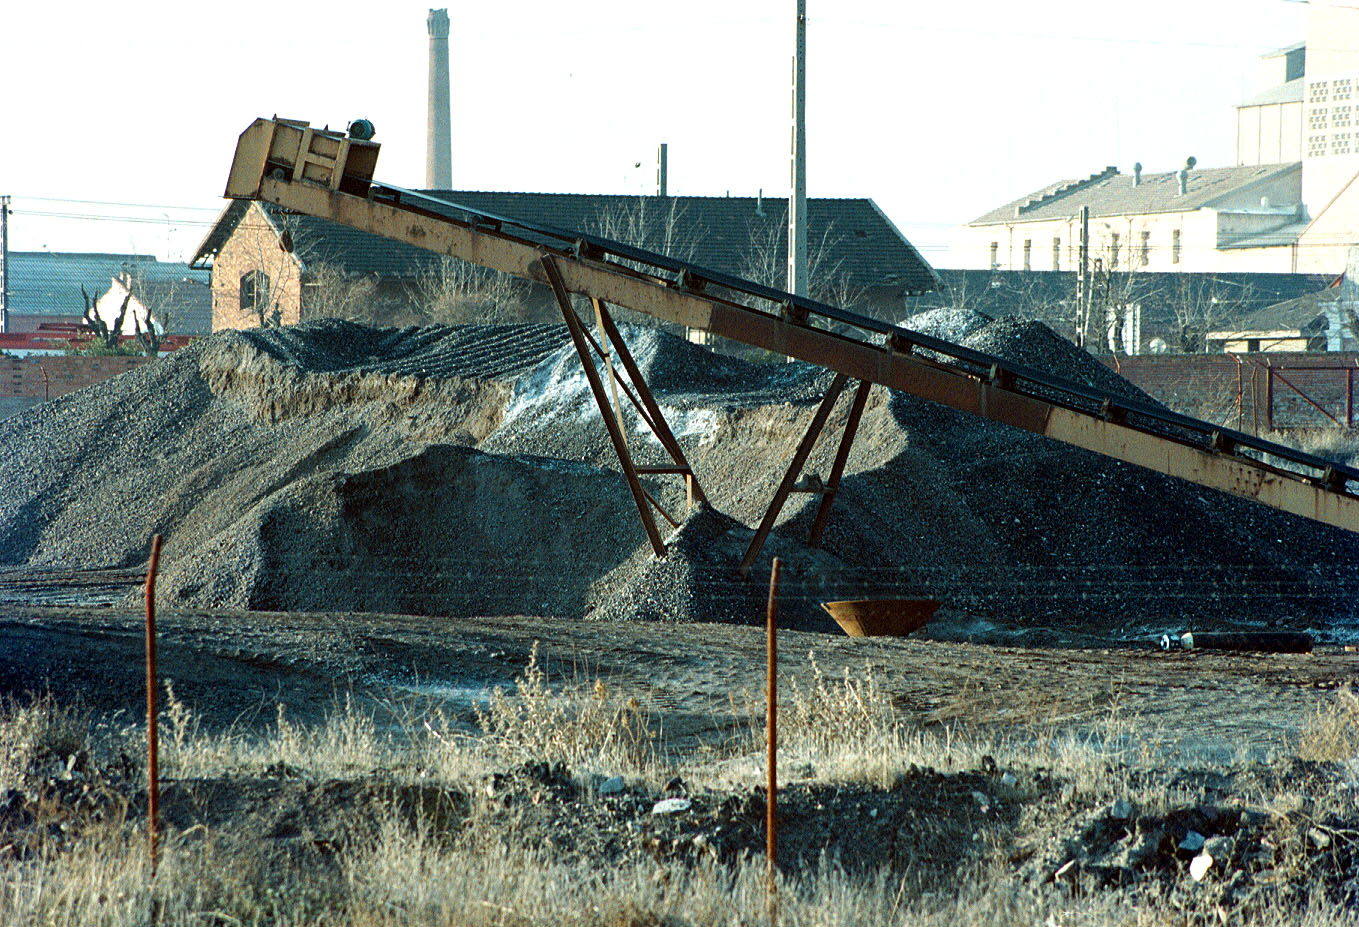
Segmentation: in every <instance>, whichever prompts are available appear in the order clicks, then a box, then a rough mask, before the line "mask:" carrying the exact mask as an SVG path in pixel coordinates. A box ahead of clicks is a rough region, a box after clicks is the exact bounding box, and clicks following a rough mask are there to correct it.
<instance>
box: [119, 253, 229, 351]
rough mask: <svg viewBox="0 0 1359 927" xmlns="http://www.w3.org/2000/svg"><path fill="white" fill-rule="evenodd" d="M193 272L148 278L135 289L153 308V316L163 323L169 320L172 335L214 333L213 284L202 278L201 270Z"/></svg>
mask: <svg viewBox="0 0 1359 927" xmlns="http://www.w3.org/2000/svg"><path fill="white" fill-rule="evenodd" d="M181 266H182V265H181ZM191 273H192V276H190V275H189V274H183V275H181V276H178V277H174V276H166V277H150V278H146V279H143V280H141V281H139V283H138V285H137V286H136V288H135V293H136V296H137V299H139V300H140V301H141V303H142V305H144V306H146V307H147V308H148V309H150V310H151V317H152V318H154V319H155V320H156V321H158V322H161V323H162V324H166V323H167V321H168V328H169V333H170V334H172V335H206V334H209V333H211V332H212V287H211V286H210V285H209V284H208V281H207V280H205V279H203V277H204V276H205V275H204V274H203V272H202V271H192V272H191Z"/></svg>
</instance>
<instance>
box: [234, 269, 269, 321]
mask: <svg viewBox="0 0 1359 927" xmlns="http://www.w3.org/2000/svg"><path fill="white" fill-rule="evenodd" d="M268 308H269V275H268V274H266V273H265V272H264V271H262V270H252V271H248V272H246V273H244V274H242V275H241V311H242V312H262V311H264V310H266V309H268Z"/></svg>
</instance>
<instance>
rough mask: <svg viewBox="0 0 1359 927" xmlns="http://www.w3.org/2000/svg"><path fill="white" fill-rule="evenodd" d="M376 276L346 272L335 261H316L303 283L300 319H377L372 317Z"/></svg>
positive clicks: (376, 285) (376, 286)
mask: <svg viewBox="0 0 1359 927" xmlns="http://www.w3.org/2000/svg"><path fill="white" fill-rule="evenodd" d="M377 289H378V279H377V277H376V276H374V275H372V274H363V275H360V274H350V273H346V272H345V270H344V268H342V267H340V266H339V265H337V264H332V263H327V262H318V263H316V264H313V265H312V266H311V267H310V268H309V271H308V274H307V280H306V282H305V283H304V284H303V292H304V293H305V296H306V298H305V300H304V302H303V306H302V310H303V311H302V317H303V318H304V319H321V318H325V319H350V320H352V321H356V322H357V321H377V319H376V318H375V317H374V315H375V314H374V310H375V308H376V306H375V303H376V298H375V297H376V294H377Z"/></svg>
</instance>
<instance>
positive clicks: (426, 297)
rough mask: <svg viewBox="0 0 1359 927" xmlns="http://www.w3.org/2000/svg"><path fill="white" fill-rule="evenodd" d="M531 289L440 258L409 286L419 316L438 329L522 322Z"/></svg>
mask: <svg viewBox="0 0 1359 927" xmlns="http://www.w3.org/2000/svg"><path fill="white" fill-rule="evenodd" d="M529 294H530V285H529V284H528V283H526V282H524V281H522V280H519V279H518V278H516V277H511V276H510V275H508V274H503V273H500V272H498V271H494V270H489V269H487V268H485V267H478V266H477V265H475V264H468V263H467V262H466V261H459V260H457V259H455V258H447V257H445V258H440V259H438V260H437V261H435V262H434V263H433V264H432V265H431V266H430V268H429V269H428V270H426V271H425V272H424V273H422V274H420V275H419V276H418V277H417V278H416V279H415V281H414V282H413V283H412V284H411V286H410V301H411V303H412V304H413V305H414V306H415V308H416V311H417V312H418V313H420V315H421V316H422V317H424V318H426V319H428V320H429V321H431V322H435V323H438V324H440V325H463V324H469V323H480V324H489V323H495V322H512V321H524V320H525V318H526V316H527V315H528V302H529Z"/></svg>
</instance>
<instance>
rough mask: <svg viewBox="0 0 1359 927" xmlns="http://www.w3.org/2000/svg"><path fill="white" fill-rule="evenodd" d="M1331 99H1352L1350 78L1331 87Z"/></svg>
mask: <svg viewBox="0 0 1359 927" xmlns="http://www.w3.org/2000/svg"><path fill="white" fill-rule="evenodd" d="M1331 97H1332V98H1333V99H1336V100H1348V99H1349V98H1350V79H1349V78H1348V77H1346V78H1344V79H1342V80H1338V81H1336V82H1335V83H1334V84H1332V85H1331Z"/></svg>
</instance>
